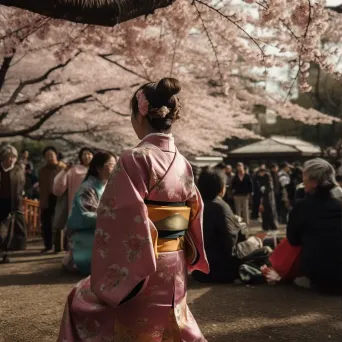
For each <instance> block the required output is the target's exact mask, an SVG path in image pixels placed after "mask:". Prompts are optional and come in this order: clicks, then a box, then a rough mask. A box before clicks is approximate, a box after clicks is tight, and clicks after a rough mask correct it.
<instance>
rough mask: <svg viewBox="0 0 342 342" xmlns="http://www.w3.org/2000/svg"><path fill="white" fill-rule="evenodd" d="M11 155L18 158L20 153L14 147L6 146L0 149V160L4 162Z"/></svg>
mask: <svg viewBox="0 0 342 342" xmlns="http://www.w3.org/2000/svg"><path fill="white" fill-rule="evenodd" d="M9 155H12V156H14V157H16V158H18V151H17V149H16V148H15V147H14V146H12V145H6V146H4V147H2V148H1V149H0V160H4V159H5V158H6V157H7V156H9Z"/></svg>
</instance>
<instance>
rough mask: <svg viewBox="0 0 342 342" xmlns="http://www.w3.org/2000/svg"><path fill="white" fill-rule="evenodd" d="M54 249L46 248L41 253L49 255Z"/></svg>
mask: <svg viewBox="0 0 342 342" xmlns="http://www.w3.org/2000/svg"><path fill="white" fill-rule="evenodd" d="M51 249H52V248H44V249H42V250H41V251H40V253H42V254H44V253H47V252H50V251H51Z"/></svg>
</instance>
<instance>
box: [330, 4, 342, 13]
mask: <svg viewBox="0 0 342 342" xmlns="http://www.w3.org/2000/svg"><path fill="white" fill-rule="evenodd" d="M326 8H327V9H330V11H334V12H337V13H342V5H339V6H336V7H330V6H328V7H326Z"/></svg>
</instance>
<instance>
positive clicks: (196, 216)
mask: <svg viewBox="0 0 342 342" xmlns="http://www.w3.org/2000/svg"><path fill="white" fill-rule="evenodd" d="M187 203H188V205H190V207H191V215H190V223H189V229H188V231H187V233H186V241H187V242H188V243H189V244H190V246H191V255H190V256H189V255H188V257H187V259H188V270H189V271H190V272H192V271H195V270H197V271H201V272H203V273H206V274H208V273H209V263H208V260H207V256H206V254H205V250H204V238H203V208H204V205H203V201H202V197H201V195H200V193H199V191H198V189H197V187H196V186H194V191H193V195H192V196H191V198H190V199H188V201H187Z"/></svg>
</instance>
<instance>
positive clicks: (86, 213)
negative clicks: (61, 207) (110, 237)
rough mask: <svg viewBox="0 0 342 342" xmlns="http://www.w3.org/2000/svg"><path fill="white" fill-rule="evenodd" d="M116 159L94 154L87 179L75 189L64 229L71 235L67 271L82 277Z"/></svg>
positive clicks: (100, 153)
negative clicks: (105, 190) (100, 206)
mask: <svg viewBox="0 0 342 342" xmlns="http://www.w3.org/2000/svg"><path fill="white" fill-rule="evenodd" d="M115 164H116V159H115V157H114V155H112V154H111V153H108V152H98V153H96V154H95V156H94V158H93V159H92V161H91V162H90V165H89V170H88V173H87V176H86V178H85V180H84V181H83V183H82V184H81V186H80V188H79V189H78V190H77V192H76V195H75V198H74V200H73V204H72V209H71V213H70V216H69V218H68V222H67V227H68V232H69V234H70V235H71V245H72V248H71V256H72V257H70V259H69V260H70V261H69V265H68V266H67V265H64V266H65V267H66V268H67V269H70V268H73V270H75V269H76V270H78V271H79V272H80V273H82V274H84V275H89V274H90V270H91V254H92V247H93V241H94V234H95V228H96V218H97V212H96V211H97V208H98V206H99V202H100V198H101V196H102V194H103V191H104V189H105V186H106V183H107V181H108V179H109V177H110V175H111V173H112V172H113V169H114V166H115Z"/></svg>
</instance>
